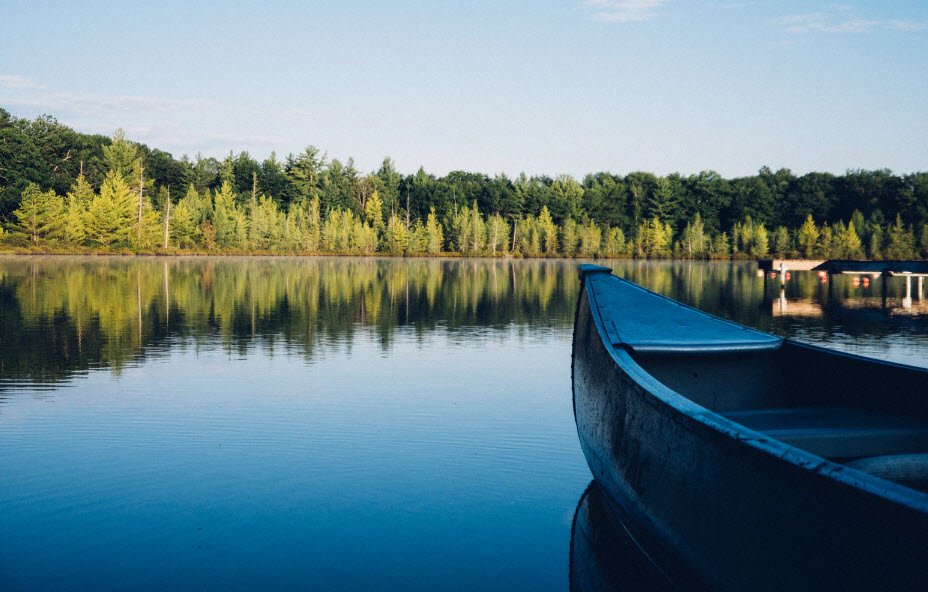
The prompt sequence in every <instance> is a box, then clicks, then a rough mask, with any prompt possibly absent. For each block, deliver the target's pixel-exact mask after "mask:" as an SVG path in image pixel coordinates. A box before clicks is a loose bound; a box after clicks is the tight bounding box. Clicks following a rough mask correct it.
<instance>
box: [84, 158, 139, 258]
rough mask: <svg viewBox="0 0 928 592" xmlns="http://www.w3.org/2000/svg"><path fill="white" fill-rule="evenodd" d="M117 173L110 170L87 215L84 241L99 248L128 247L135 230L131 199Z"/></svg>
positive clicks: (133, 200)
mask: <svg viewBox="0 0 928 592" xmlns="http://www.w3.org/2000/svg"><path fill="white" fill-rule="evenodd" d="M134 197H135V196H134V195H132V192H131V190H130V189H129V186H128V185H127V184H126V181H125V180H124V179H123V177H122V176H121V175H120V174H119V172H118V171H115V170H114V171H110V172H109V173H107V175H106V178H105V179H104V180H103V185H102V186H101V187H100V193H99V195H96V196H95V197H94V198H93V202H91V204H90V211H89V212H88V214H87V228H86V232H87V241H88V242H89V243H91V244H93V245H99V246H103V247H107V246H124V247H127V246H129V244H130V241H131V237H132V233H133V231H134V230H135V219H136V216H135V205H136V204H135V199H134Z"/></svg>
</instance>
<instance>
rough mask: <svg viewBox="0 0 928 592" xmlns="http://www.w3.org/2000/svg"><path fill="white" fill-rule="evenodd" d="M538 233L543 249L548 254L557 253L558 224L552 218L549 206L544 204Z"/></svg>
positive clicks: (539, 218)
mask: <svg viewBox="0 0 928 592" xmlns="http://www.w3.org/2000/svg"><path fill="white" fill-rule="evenodd" d="M537 225H538V235H539V238H540V239H541V240H540V243H541V249H542V250H543V251H544V253H545V254H546V255H556V254H557V252H558V249H557V226H555V224H554V220H552V219H551V212H549V211H548V206H542V208H541V213H540V214H538V220H537Z"/></svg>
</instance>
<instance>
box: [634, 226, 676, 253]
mask: <svg viewBox="0 0 928 592" xmlns="http://www.w3.org/2000/svg"><path fill="white" fill-rule="evenodd" d="M672 241H673V229H672V228H671V227H670V225H669V224H665V223H663V222H661V219H660V218H658V217H657V216H654V217H652V218H651V219H650V220H645V221H644V222H642V223H641V225H640V226H639V227H638V236H637V238H636V240H635V253H636V255H637V256H638V257H642V258H648V259H655V258H663V257H669V256H670V254H671V251H670V249H671V246H672Z"/></svg>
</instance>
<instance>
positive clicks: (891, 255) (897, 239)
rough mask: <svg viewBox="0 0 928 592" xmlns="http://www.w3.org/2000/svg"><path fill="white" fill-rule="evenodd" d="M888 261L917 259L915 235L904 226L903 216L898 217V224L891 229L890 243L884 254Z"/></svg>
mask: <svg viewBox="0 0 928 592" xmlns="http://www.w3.org/2000/svg"><path fill="white" fill-rule="evenodd" d="M883 256H884V257H885V258H886V259H895V260H904V259H912V258H913V257H915V234H914V233H913V232H912V229H911V228H910V227H909V226H907V225H905V224H903V222H902V216H901V215H899V214H897V215H896V222H895V223H894V224H893V225H892V226H890V228H889V241H888V242H887V244H886V250H885V251H884V253H883Z"/></svg>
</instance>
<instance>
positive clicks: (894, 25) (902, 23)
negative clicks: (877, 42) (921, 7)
mask: <svg viewBox="0 0 928 592" xmlns="http://www.w3.org/2000/svg"><path fill="white" fill-rule="evenodd" d="M886 27H887V28H889V29H893V30H894V31H904V32H906V33H917V32H918V31H928V21H906V20H896V21H889V22H888V23H886Z"/></svg>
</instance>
